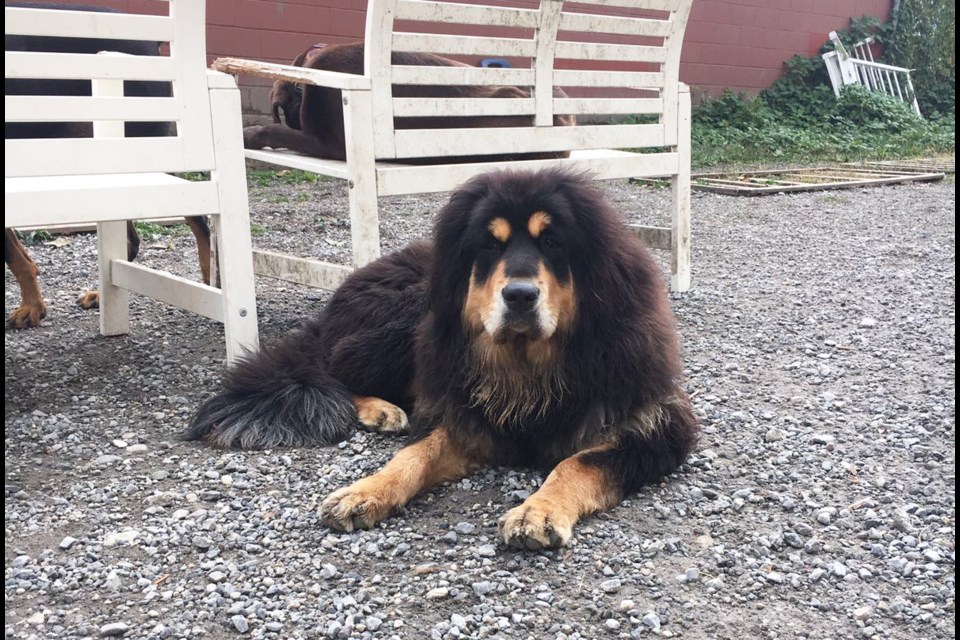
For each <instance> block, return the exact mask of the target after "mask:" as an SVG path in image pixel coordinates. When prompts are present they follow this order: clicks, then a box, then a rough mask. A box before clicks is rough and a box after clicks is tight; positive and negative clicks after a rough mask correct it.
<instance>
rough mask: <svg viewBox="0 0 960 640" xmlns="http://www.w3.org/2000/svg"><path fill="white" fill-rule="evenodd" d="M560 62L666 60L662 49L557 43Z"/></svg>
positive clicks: (601, 43) (585, 43) (592, 43)
mask: <svg viewBox="0 0 960 640" xmlns="http://www.w3.org/2000/svg"><path fill="white" fill-rule="evenodd" d="M555 57H556V58H557V59H560V60H617V61H630V62H653V63H662V62H666V60H667V50H666V49H665V48H664V47H647V46H639V45H631V44H608V43H605V42H569V41H564V42H558V43H557V50H556V56H555Z"/></svg>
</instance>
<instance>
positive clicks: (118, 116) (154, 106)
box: [3, 80, 183, 122]
mask: <svg viewBox="0 0 960 640" xmlns="http://www.w3.org/2000/svg"><path fill="white" fill-rule="evenodd" d="M116 82H121V81H119V80H118V81H116ZM121 89H122V85H121ZM3 110H4V119H5V121H6V122H90V121H92V120H123V121H128V122H173V121H175V120H176V119H177V118H178V117H179V116H180V114H181V112H182V110H183V105H181V103H180V101H179V100H177V99H176V98H133V97H129V98H125V97H123V95H122V92H121V96H120V97H93V96H4V97H3Z"/></svg>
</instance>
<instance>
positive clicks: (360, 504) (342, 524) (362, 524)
mask: <svg viewBox="0 0 960 640" xmlns="http://www.w3.org/2000/svg"><path fill="white" fill-rule="evenodd" d="M389 513H390V507H389V506H388V505H386V504H385V503H384V502H383V500H382V499H380V498H379V497H378V496H375V495H372V494H370V493H367V492H365V491H363V490H362V489H355V488H353V487H347V488H345V489H339V490H337V491H334V492H333V493H331V494H330V495H329V496H327V498H326V499H325V500H324V501H323V502H322V503H321V505H320V522H322V523H323V524H325V525H326V526H328V527H330V528H331V529H336V530H337V531H347V532H350V531H354V530H355V529H369V528H371V527H373V526H374V525H375V524H377V523H378V522H380V521H381V520H383V519H384V518H386V517H387V515H388V514H389Z"/></svg>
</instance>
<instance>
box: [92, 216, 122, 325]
mask: <svg viewBox="0 0 960 640" xmlns="http://www.w3.org/2000/svg"><path fill="white" fill-rule="evenodd" d="M97 259H98V261H99V263H100V333H101V334H103V335H105V336H117V335H122V334H125V333H130V293H129V292H128V291H127V290H126V289H122V288H120V287H118V286H116V285H114V284H113V278H112V276H111V272H112V265H111V261H113V260H126V259H127V223H126V222H124V221H123V220H119V221H114V222H99V223H97Z"/></svg>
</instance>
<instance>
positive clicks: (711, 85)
mask: <svg viewBox="0 0 960 640" xmlns="http://www.w3.org/2000/svg"><path fill="white" fill-rule="evenodd" d="M366 5H367V2H366V0H292V1H291V0H282V1H281V0H209V2H208V3H207V22H208V24H209V28H208V31H207V34H208V35H207V38H208V39H207V49H208V51H209V52H210V54H211V56H213V57H216V56H241V57H250V58H255V59H259V60H268V61H272V62H289V61H290V60H292V59H293V58H294V57H295V56H296V55H297V54H298V53H299V52H300V51H302V50H303V49H306V48H307V47H308V46H310V45H311V44H314V43H317V42H325V43H328V44H336V43H341V42H354V41H356V40H359V39H361V38H362V37H363V27H364V15H365V9H366ZM890 8H891V0H694V3H693V9H692V11H691V13H690V21H689V23H688V24H687V31H686V36H685V38H684V45H683V57H682V62H681V67H680V78H681V80H683V81H684V82H686V83H688V84H690V85H691V86H693V87H694V88H695V89H696V90H699V91H704V92H709V93H711V94H716V93H720V92H721V91H723V89H726V88H729V89H733V90H734V91H746V92H750V93H756V92H757V91H759V90H760V89H762V88H764V87H768V86H770V84H772V83H773V82H774V80H776V79H777V78H778V77H780V74H781V73H782V71H783V63H784V61H785V60H788V59H789V58H791V57H792V56H793V55H795V54H798V53H799V54H805V55H813V54H814V53H816V52H817V51H818V50H819V48H820V46H821V45H822V44H823V43H824V42H825V41H826V40H827V34H828V33H829V32H830V31H833V30H835V29H844V28H846V27H847V26H849V22H850V18H853V17H859V16H862V15H872V16H876V17H877V18H879V19H881V20H886V19H887V17H888V15H889V13H890ZM243 82H244V83H245V84H244V86H243V90H244V107H245V108H246V109H247V110H248V111H260V112H265V111H268V110H269V108H268V106H267V98H266V91H267V88H266V86H265V85H266V83H263V82H261V83H257V82H256V81H255V80H250V79H244V80H243ZM258 85H259V86H258Z"/></svg>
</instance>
